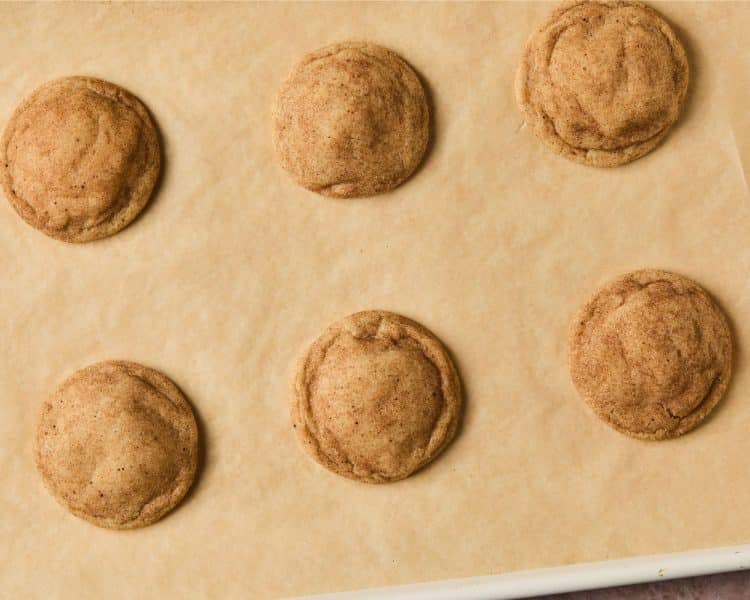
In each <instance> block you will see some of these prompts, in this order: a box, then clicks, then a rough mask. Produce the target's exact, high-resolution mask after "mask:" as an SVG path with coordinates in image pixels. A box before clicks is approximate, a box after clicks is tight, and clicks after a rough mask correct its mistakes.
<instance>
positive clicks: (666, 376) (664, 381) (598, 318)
mask: <svg viewBox="0 0 750 600" xmlns="http://www.w3.org/2000/svg"><path fill="white" fill-rule="evenodd" d="M569 360H570V372H571V377H572V380H573V383H574V385H575V387H576V389H577V390H578V393H579V394H580V395H581V396H582V397H583V398H584V399H585V400H586V402H587V403H588V404H589V405H590V406H591V408H592V409H593V410H594V412H595V413H596V414H597V416H599V417H600V418H601V419H602V420H604V421H606V422H607V423H608V424H610V425H611V426H612V427H614V428H615V429H617V430H619V431H621V432H623V433H626V434H628V435H631V436H633V437H637V438H642V439H653V440H660V439H666V438H673V437H677V436H679V435H682V434H683V433H687V432H688V431H690V430H691V429H693V428H694V427H696V426H697V425H698V424H699V423H700V422H701V421H703V419H705V418H706V417H707V416H708V414H709V413H710V412H711V411H712V410H713V409H714V407H715V406H716V404H717V403H718V402H719V400H721V398H722V396H723V395H724V393H725V392H726V389H727V386H728V384H729V379H730V376H731V372H732V338H731V334H730V329H729V325H728V323H727V320H726V317H725V316H724V314H723V312H722V311H721V309H720V308H719V307H718V306H717V305H716V303H715V302H714V301H713V300H712V299H711V297H710V296H709V295H708V294H707V293H706V292H705V290H703V288H701V287H700V286H699V285H698V284H696V283H695V282H693V281H691V280H689V279H687V278H685V277H682V276H680V275H675V274H674V273H670V272H667V271H658V270H643V271H635V272H632V273H628V274H626V275H623V276H621V277H619V278H618V279H616V280H614V281H612V282H611V283H609V284H607V285H606V286H604V287H603V288H602V289H601V290H599V291H598V292H596V294H595V295H594V296H593V298H592V299H591V300H589V301H588V302H587V303H586V304H585V305H584V306H583V308H582V309H581V311H580V312H579V314H578V315H577V317H576V319H575V321H574V323H573V327H572V329H571V333H570V339H569Z"/></svg>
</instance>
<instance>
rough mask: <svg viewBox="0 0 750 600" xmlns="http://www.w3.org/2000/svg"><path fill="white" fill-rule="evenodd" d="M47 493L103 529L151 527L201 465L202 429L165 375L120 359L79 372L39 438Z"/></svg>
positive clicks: (50, 408) (45, 413) (61, 392)
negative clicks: (200, 443) (199, 455)
mask: <svg viewBox="0 0 750 600" xmlns="http://www.w3.org/2000/svg"><path fill="white" fill-rule="evenodd" d="M34 442H35V443H34V457H35V461H36V466H37V469H38V471H39V473H40V474H41V476H42V478H43V480H44V483H45V485H46V486H47V489H48V490H49V491H50V493H51V494H52V495H53V496H54V497H55V499H56V500H57V501H58V502H60V503H61V504H62V505H63V506H65V507H66V508H68V510H70V511H71V512H72V513H73V514H75V515H76V516H78V517H81V518H83V519H86V520H87V521H90V522H91V523H94V524H95V525H98V526H100V527H107V528H110V529H133V528H136V527H143V526H145V525H149V524H150V523H153V522H154V521H157V520H158V519H160V518H161V517H162V516H163V515H165V514H166V513H167V512H169V511H170V510H171V509H172V508H174V507H175V506H176V505H177V504H178V503H179V501H180V500H181V499H182V497H183V496H184V495H185V494H186V492H187V491H188V489H189V488H190V486H191V484H192V482H193V479H194V477H195V473H196V469H197V465H198V427H197V425H196V421H195V417H194V415H193V411H192V409H191V408H190V405H189V404H188V401H187V400H186V399H185V397H184V396H183V395H182V393H181V392H180V390H179V389H178V388H177V386H175V384H174V383H172V381H170V380H169V379H168V378H167V377H166V376H164V375H162V374H161V373H159V372H158V371H155V370H153V369H149V368H148V367H144V366H142V365H139V364H136V363H130V362H122V361H107V362H101V363H96V364H93V365H90V366H88V367H85V368H83V369H81V370H79V371H76V372H75V373H74V374H73V375H71V376H70V377H69V378H68V379H66V380H65V381H64V382H63V383H62V384H61V385H60V386H59V387H58V388H57V390H55V392H54V393H53V394H52V395H51V396H50V397H49V398H48V399H47V400H46V401H45V402H44V403H43V405H42V408H41V414H40V417H39V421H38V423H37V428H36V436H35V440H34Z"/></svg>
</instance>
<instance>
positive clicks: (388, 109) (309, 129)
mask: <svg viewBox="0 0 750 600" xmlns="http://www.w3.org/2000/svg"><path fill="white" fill-rule="evenodd" d="M273 137H274V146H275V148H276V154H277V156H278V158H279V160H280V162H281V165H282V167H283V168H284V169H285V170H286V171H287V172H289V173H290V174H291V175H292V177H293V178H294V179H295V181H296V182H297V183H298V184H299V185H301V186H303V187H305V188H307V189H309V190H312V191H314V192H318V193H320V194H323V195H326V196H333V197H337V198H349V197H356V196H372V195H374V194H379V193H382V192H386V191H388V190H391V189H393V188H395V187H397V186H398V185H399V184H401V183H402V182H403V181H405V180H406V179H407V178H408V177H409V176H410V175H411V174H412V173H413V172H414V170H415V169H416V168H417V166H419V163H420V162H421V161H422V157H423V156H424V153H425V150H426V149H427V142H428V138H429V110H428V106H427V99H426V97H425V92H424V89H423V87H422V84H421V82H420V81H419V78H418V77H417V75H416V74H415V73H414V71H413V69H412V68H411V67H410V66H409V65H408V64H407V63H406V62H405V61H404V60H403V59H402V58H401V57H400V56H398V55H397V54H395V53H394V52H392V51H390V50H388V49H386V48H383V47H381V46H377V45H375V44H369V43H365V42H344V43H340V44H334V45H332V46H327V47H325V48H321V49H320V50H316V51H315V52H312V53H310V54H308V55H307V56H305V57H304V58H303V59H302V61H301V62H300V63H299V64H298V65H297V66H296V67H295V68H294V70H293V71H292V73H291V75H290V76H289V78H288V79H287V80H286V81H285V82H284V83H283V85H282V86H281V89H280V91H279V94H278V97H277V99H276V103H275V106H274V109H273Z"/></svg>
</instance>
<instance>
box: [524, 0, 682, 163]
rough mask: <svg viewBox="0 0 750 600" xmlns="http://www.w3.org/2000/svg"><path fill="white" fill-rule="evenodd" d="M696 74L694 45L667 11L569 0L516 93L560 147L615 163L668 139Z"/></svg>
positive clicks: (533, 41) (533, 51)
mask: <svg viewBox="0 0 750 600" xmlns="http://www.w3.org/2000/svg"><path fill="white" fill-rule="evenodd" d="M688 79H689V69H688V61H687V57H686V55H685V50H684V48H683V47H682V44H681V43H680V41H679V40H678V39H677V36H676V35H675V33H674V31H673V30H672V28H671V27H670V26H669V24H668V23H667V22H666V21H665V20H664V19H663V18H662V17H661V15H660V14H659V13H658V12H656V11H655V10H653V9H651V8H649V7H647V6H644V5H643V4H641V3H640V2H631V1H628V0H609V1H606V0H578V1H573V2H564V3H563V4H561V5H560V6H559V7H558V8H557V9H556V10H555V11H553V12H552V14H551V15H550V16H549V17H548V18H547V20H546V21H545V22H544V23H543V24H542V25H541V26H540V27H539V28H538V29H537V30H536V31H535V32H534V33H533V34H532V35H531V37H530V38H529V40H528V41H527V43H526V47H525V49H524V52H523V56H522V58H521V63H520V66H519V68H518V73H517V76H516V98H517V100H518V104H519V106H520V108H521V110H522V112H523V114H524V117H525V119H526V121H527V123H528V124H529V125H530V126H531V128H532V130H533V131H534V133H535V134H536V135H537V136H538V137H539V138H540V139H541V140H542V141H543V142H545V143H546V144H547V145H548V146H549V147H550V148H552V150H554V151H555V152H557V153H558V154H561V155H563V156H564V157H566V158H569V159H571V160H574V161H577V162H581V163H585V164H588V165H592V166H596V167H614V166H617V165H622V164H625V163H628V162H630V161H633V160H635V159H637V158H640V157H641V156H643V155H644V154H647V153H648V152H650V151H651V150H653V149H654V148H655V147H656V146H657V145H658V144H659V142H661V141H662V139H663V138H664V137H665V136H666V135H667V132H668V131H669V129H670V127H671V126H672V125H673V124H674V122H675V121H676V120H677V117H678V116H679V113H680V110H681V108H682V105H683V104H684V102H685V96H686V94H687V87H688Z"/></svg>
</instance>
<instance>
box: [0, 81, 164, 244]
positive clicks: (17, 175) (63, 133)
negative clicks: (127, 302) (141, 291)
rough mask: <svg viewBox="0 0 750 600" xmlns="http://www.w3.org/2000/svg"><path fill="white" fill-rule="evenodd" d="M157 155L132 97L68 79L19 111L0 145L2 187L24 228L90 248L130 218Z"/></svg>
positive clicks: (149, 127) (143, 199)
mask: <svg viewBox="0 0 750 600" xmlns="http://www.w3.org/2000/svg"><path fill="white" fill-rule="evenodd" d="M160 152H161V151H160V147H159V139H158V136H157V133H156V128H155V127H154V124H153V122H152V121H151V117H149V114H148V111H147V110H146V108H145V107H144V106H143V104H141V102H140V101H139V100H138V99H137V98H135V96H133V95H131V94H130V93H128V92H126V91H125V90H123V89H122V88H120V87H119V86H117V85H115V84H113V83H109V82H107V81H101V80H99V79H92V78H90V77H66V78H64V79H57V80H55V81H51V82H48V83H46V84H44V85H43V86H41V87H40V88H38V89H37V90H36V91H34V92H33V93H32V94H31V95H30V96H29V97H28V98H26V99H25V100H24V101H23V102H22V103H21V104H20V105H19V106H18V108H16V110H15V112H14V113H13V116H12V117H11V119H10V121H9V122H8V125H7V126H6V128H5V133H4V134H3V137H2V141H0V181H1V182H2V186H3V189H4V190H5V195H6V197H7V198H8V200H9V201H10V203H11V204H12V205H13V208H14V209H15V210H16V212H17V213H18V214H19V215H20V216H21V217H22V218H23V219H24V220H25V221H26V222H27V223H28V224H29V225H31V226H32V227H34V228H36V229H38V230H39V231H41V232H43V233H45V234H47V235H48V236H50V237H53V238H57V239H59V240H64V241H66V242H88V241H91V240H96V239H99V238H103V237H106V236H108V235H112V234H113V233H116V232H118V231H120V230H121V229H122V228H123V227H125V226H126V225H127V224H128V223H130V222H131V221H132V220H133V219H135V217H136V216H137V215H138V213H139V212H140V211H141V209H143V207H144V206H145V205H146V203H147V202H148V199H149V197H150V196H151V192H152V191H153V189H154V185H155V184H156V180H157V177H158V175H159V169H160V162H161V158H160Z"/></svg>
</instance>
